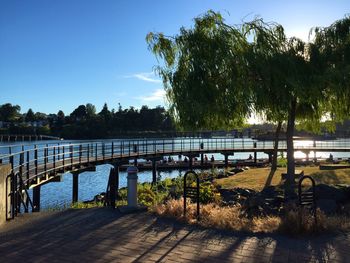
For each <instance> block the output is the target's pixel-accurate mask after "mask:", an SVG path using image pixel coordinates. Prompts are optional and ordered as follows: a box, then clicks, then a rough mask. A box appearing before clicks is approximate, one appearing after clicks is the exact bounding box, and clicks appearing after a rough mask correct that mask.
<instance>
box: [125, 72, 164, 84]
mask: <svg viewBox="0 0 350 263" xmlns="http://www.w3.org/2000/svg"><path fill="white" fill-rule="evenodd" d="M125 78H136V79H139V80H143V81H147V82H153V83H161V82H162V81H161V80H160V79H157V78H155V75H154V73H153V72H144V73H136V74H132V75H130V76H125Z"/></svg>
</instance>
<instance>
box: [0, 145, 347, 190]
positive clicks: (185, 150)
mask: <svg viewBox="0 0 350 263" xmlns="http://www.w3.org/2000/svg"><path fill="white" fill-rule="evenodd" d="M294 145H295V150H296V151H298V150H301V151H350V140H349V139H342V140H332V141H314V142H309V143H305V142H304V143H303V144H298V142H297V141H296V142H295V143H294ZM273 147H274V143H273V142H271V141H256V140H252V139H244V138H241V139H235V138H214V139H213V138H208V139H201V138H191V139H186V138H178V139H175V138H174V139H152V140H150V139H143V140H106V141H85V142H79V143H65V142H60V143H48V144H35V145H33V144H23V145H8V146H0V153H1V155H0V162H1V163H3V164H7V163H8V164H11V168H12V171H13V172H19V174H20V175H21V176H22V178H23V182H24V184H26V185H28V186H30V185H31V184H32V183H33V182H34V183H35V180H37V177H40V176H47V175H52V174H55V173H58V172H60V173H62V172H65V171H69V170H72V169H74V168H77V167H80V166H89V165H95V164H98V163H103V162H111V161H113V160H117V159H132V158H151V157H152V156H158V155H177V154H191V153H193V154H198V153H215V152H219V153H220V152H221V153H225V152H254V151H255V152H271V151H272V150H273ZM285 150H286V142H285V141H280V142H279V151H285ZM36 183H37V182H36Z"/></svg>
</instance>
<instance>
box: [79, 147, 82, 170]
mask: <svg viewBox="0 0 350 263" xmlns="http://www.w3.org/2000/svg"><path fill="white" fill-rule="evenodd" d="M82 150H83V146H82V145H81V144H80V145H79V166H80V165H81V155H82Z"/></svg>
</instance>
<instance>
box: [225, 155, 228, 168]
mask: <svg viewBox="0 0 350 263" xmlns="http://www.w3.org/2000/svg"><path fill="white" fill-rule="evenodd" d="M225 168H228V154H225Z"/></svg>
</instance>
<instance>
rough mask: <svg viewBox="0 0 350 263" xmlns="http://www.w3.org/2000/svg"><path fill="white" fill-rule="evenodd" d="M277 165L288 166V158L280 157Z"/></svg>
mask: <svg viewBox="0 0 350 263" xmlns="http://www.w3.org/2000/svg"><path fill="white" fill-rule="evenodd" d="M277 167H287V159H286V158H283V157H280V158H278V159H277Z"/></svg>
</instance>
